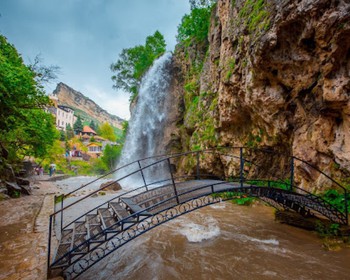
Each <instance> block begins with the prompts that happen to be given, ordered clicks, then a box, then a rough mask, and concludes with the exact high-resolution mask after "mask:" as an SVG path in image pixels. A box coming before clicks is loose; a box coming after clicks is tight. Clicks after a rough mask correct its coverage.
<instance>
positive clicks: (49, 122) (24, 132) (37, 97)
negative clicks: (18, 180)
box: [0, 35, 58, 165]
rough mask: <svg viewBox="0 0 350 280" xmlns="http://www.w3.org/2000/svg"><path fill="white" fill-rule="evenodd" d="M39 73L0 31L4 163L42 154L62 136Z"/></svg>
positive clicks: (0, 150) (0, 148)
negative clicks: (47, 111) (50, 109)
mask: <svg viewBox="0 0 350 280" xmlns="http://www.w3.org/2000/svg"><path fill="white" fill-rule="evenodd" d="M38 75H39V74H37V73H36V72H34V71H33V70H32V69H31V68H30V67H28V66H26V65H25V64H24V63H23V60H22V58H21V56H20V55H19V54H18V52H17V50H16V49H15V47H14V46H13V45H11V44H9V43H8V42H7V40H6V38H5V37H4V36H2V35H0V163H1V165H3V164H6V163H13V162H16V161H19V160H20V159H22V158H23V157H24V156H35V157H40V156H43V155H45V154H46V153H47V151H48V149H49V148H50V146H52V144H53V142H54V140H55V139H56V138H58V132H57V131H56V129H55V125H54V118H53V117H52V115H51V114H50V113H46V112H45V111H44V108H45V107H46V106H47V105H48V104H49V103H50V102H49V98H48V97H47V96H46V95H45V93H44V91H43V90H42V85H41V84H40V79H37V76H38Z"/></svg>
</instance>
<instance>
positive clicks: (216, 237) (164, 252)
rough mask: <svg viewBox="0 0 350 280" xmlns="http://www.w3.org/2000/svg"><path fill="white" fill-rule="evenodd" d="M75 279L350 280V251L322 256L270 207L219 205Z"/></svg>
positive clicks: (315, 241) (317, 244) (313, 240)
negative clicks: (275, 216) (275, 217)
mask: <svg viewBox="0 0 350 280" xmlns="http://www.w3.org/2000/svg"><path fill="white" fill-rule="evenodd" d="M96 199H97V200H100V199H101V197H98V198H96ZM78 279H80V280H85V279H86V280H97V279H98V280H99V279H101V280H102V279H140V280H141V279H147V280H148V279H150V280H161V279H167V280H168V279H291V280H292V279H293V280H294V279H305V280H308V279H318V280H320V279H325V280H326V279H327V280H328V279H337V280H341V279H350V248H344V249H342V250H340V251H336V252H334V251H326V250H325V249H324V248H323V247H322V240H321V239H319V238H318V237H317V234H316V233H314V232H309V231H305V230H302V229H298V228H295V227H291V226H288V225H285V224H280V223H278V222H276V221H275V220H274V209H273V208H271V207H268V206H264V205H262V204H258V205H253V206H238V205H234V204H232V203H230V202H222V203H219V204H216V205H212V206H207V207H205V208H202V209H200V210H196V211H194V212H192V213H189V214H186V215H184V216H181V217H179V218H177V219H175V220H173V221H171V222H168V223H166V224H163V225H161V226H159V227H157V228H155V229H153V230H151V231H149V232H147V233H146V234H144V235H142V236H140V237H138V238H136V239H135V240H133V241H131V242H129V243H128V244H126V245H125V246H124V247H122V248H120V249H118V251H116V252H115V253H113V254H111V255H109V256H108V257H106V258H105V259H103V260H102V261H100V262H99V263H97V264H96V265H95V266H93V267H92V268H90V269H89V270H87V271H86V272H85V273H83V274H82V275H81V276H80V277H79V278H78Z"/></svg>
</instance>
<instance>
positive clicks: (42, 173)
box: [39, 166, 44, 177]
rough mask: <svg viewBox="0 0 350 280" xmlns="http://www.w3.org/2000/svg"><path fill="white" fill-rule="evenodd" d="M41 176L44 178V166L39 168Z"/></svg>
mask: <svg viewBox="0 0 350 280" xmlns="http://www.w3.org/2000/svg"><path fill="white" fill-rule="evenodd" d="M39 176H40V177H42V176H44V168H43V167H42V166H40V167H39Z"/></svg>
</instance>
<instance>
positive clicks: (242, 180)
mask: <svg viewBox="0 0 350 280" xmlns="http://www.w3.org/2000/svg"><path fill="white" fill-rule="evenodd" d="M239 159H240V170H239V182H240V184H241V188H243V182H244V158H243V148H242V147H241V148H239Z"/></svg>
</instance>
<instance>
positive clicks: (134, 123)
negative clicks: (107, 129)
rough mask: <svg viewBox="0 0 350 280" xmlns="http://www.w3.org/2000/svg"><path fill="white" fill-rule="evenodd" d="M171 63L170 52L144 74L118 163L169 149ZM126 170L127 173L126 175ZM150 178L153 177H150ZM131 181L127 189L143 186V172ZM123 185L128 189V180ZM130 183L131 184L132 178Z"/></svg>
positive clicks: (120, 164) (133, 168)
mask: <svg viewBox="0 0 350 280" xmlns="http://www.w3.org/2000/svg"><path fill="white" fill-rule="evenodd" d="M170 64H171V54H170V53H166V54H164V55H163V56H161V57H160V58H158V59H157V60H156V61H155V62H154V63H153V65H152V67H151V68H150V69H149V70H148V72H147V73H146V75H145V76H144V77H143V79H142V81H141V86H140V89H139V94H138V97H137V98H138V99H137V102H136V105H135V108H134V109H133V112H132V116H131V119H130V121H129V127H128V133H127V136H126V140H125V144H124V147H123V151H122V154H121V158H120V160H119V164H118V166H123V165H125V164H128V163H130V162H133V161H136V160H138V159H143V158H146V157H150V156H154V155H159V154H162V153H164V152H165V151H164V144H163V133H164V132H163V129H164V126H165V122H166V118H167V109H166V107H167V106H166V97H167V93H168V90H169V86H170V80H171V75H170ZM142 164H143V166H144V165H145V164H149V161H148V163H146V161H143V162H142ZM138 168H139V166H138V164H134V165H133V166H130V167H129V168H128V170H127V173H130V172H132V171H133V170H136V169H138ZM156 169H157V176H158V177H159V176H160V173H162V171H161V170H160V169H159V168H156ZM125 172H126V171H124V172H123V174H125V175H126V173H125ZM154 172H155V170H154ZM154 172H153V173H154ZM146 173H147V172H146ZM146 175H147V176H148V177H152V176H155V174H153V175H152V174H151V173H150V172H148V173H147V174H146ZM136 177H137V178H136ZM146 179H148V181H149V180H150V178H146ZM131 181H132V186H128V187H127V188H130V187H132V188H135V187H137V186H138V185H140V184H141V185H142V182H141V181H142V177H141V176H140V174H139V173H137V174H136V175H135V176H133V179H132V180H131ZM122 185H123V188H124V187H125V186H124V185H125V183H124V184H123V183H122ZM126 185H130V180H128V182H127V184H126Z"/></svg>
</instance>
